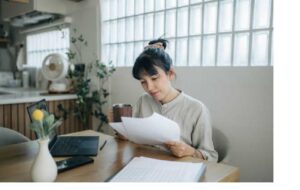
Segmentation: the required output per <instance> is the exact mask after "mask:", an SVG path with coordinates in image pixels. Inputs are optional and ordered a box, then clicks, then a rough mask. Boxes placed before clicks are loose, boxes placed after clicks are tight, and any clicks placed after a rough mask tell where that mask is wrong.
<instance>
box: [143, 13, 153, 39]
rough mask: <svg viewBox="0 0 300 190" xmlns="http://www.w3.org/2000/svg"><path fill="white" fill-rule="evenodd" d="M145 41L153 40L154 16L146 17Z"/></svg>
mask: <svg viewBox="0 0 300 190" xmlns="http://www.w3.org/2000/svg"><path fill="white" fill-rule="evenodd" d="M144 35H145V39H146V40H152V39H153V14H147V15H145V33H144Z"/></svg>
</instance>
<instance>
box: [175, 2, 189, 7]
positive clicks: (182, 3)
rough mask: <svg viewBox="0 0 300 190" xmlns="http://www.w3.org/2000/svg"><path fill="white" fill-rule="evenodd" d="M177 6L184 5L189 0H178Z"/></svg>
mask: <svg viewBox="0 0 300 190" xmlns="http://www.w3.org/2000/svg"><path fill="white" fill-rule="evenodd" d="M177 2H178V7H181V6H185V5H188V4H189V0H178V1H177Z"/></svg>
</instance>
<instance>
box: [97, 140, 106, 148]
mask: <svg viewBox="0 0 300 190" xmlns="http://www.w3.org/2000/svg"><path fill="white" fill-rule="evenodd" d="M106 142H107V140H105V141H104V143H103V145H102V146H101V147H100V149H99V150H102V149H103V148H104V146H105V144H106Z"/></svg>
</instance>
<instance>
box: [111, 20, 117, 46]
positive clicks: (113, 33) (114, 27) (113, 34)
mask: <svg viewBox="0 0 300 190" xmlns="http://www.w3.org/2000/svg"><path fill="white" fill-rule="evenodd" d="M117 36H118V27H117V21H116V20H115V21H112V22H111V23H110V42H111V43H116V42H117Z"/></svg>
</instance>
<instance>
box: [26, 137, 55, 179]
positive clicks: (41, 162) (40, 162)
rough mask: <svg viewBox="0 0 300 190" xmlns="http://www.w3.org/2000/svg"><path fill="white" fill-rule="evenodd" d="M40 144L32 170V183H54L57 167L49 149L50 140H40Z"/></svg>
mask: <svg viewBox="0 0 300 190" xmlns="http://www.w3.org/2000/svg"><path fill="white" fill-rule="evenodd" d="M38 143H39V152H38V155H37V156H36V158H35V160H34V162H33V165H32V168H31V177H32V181H34V182H53V181H55V179H56V176H57V166H56V163H55V161H54V159H53V157H52V156H51V154H50V152H49V149H48V144H49V139H48V138H46V139H40V140H38Z"/></svg>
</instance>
